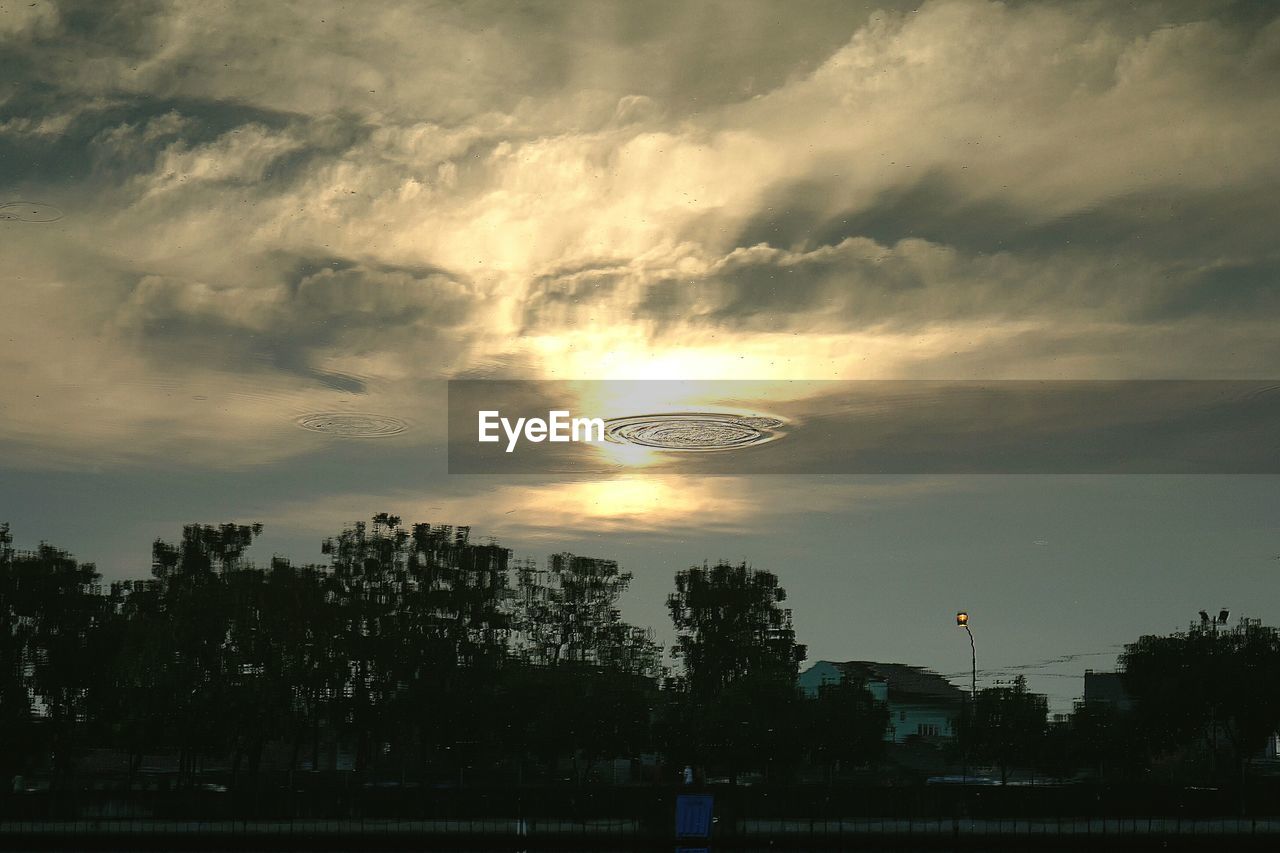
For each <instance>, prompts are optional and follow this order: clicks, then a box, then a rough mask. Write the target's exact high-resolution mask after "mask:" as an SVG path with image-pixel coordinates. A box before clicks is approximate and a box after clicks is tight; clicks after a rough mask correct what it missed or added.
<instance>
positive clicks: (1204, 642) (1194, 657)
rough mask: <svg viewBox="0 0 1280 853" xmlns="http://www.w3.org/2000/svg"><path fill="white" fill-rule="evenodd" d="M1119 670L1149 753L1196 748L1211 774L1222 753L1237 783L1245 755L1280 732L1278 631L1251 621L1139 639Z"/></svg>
mask: <svg viewBox="0 0 1280 853" xmlns="http://www.w3.org/2000/svg"><path fill="white" fill-rule="evenodd" d="M1120 666H1121V671H1122V677H1123V679H1124V685H1125V689H1126V690H1127V691H1128V693H1129V695H1130V696H1131V697H1132V698H1133V700H1134V702H1135V705H1136V709H1135V710H1136V712H1137V714H1138V718H1139V721H1140V724H1141V727H1142V729H1143V730H1144V731H1145V732H1146V733H1147V737H1148V747H1149V749H1150V751H1151V753H1152V754H1160V753H1164V752H1169V751H1171V750H1172V749H1175V748H1178V747H1192V746H1200V747H1203V748H1205V749H1206V750H1207V751H1208V755H1209V759H1210V768H1211V773H1212V772H1214V770H1213V768H1214V767H1215V758H1216V756H1217V754H1218V752H1219V751H1220V750H1222V749H1224V748H1225V750H1226V751H1227V752H1228V753H1229V756H1230V758H1231V759H1232V761H1233V763H1234V765H1235V767H1236V769H1237V770H1238V774H1239V775H1238V777H1237V778H1239V779H1240V780H1241V781H1242V782H1243V778H1244V773H1245V769H1246V767H1247V765H1248V762H1249V760H1250V759H1251V757H1252V756H1253V755H1254V754H1256V753H1257V752H1258V751H1260V750H1261V749H1262V747H1263V745H1264V744H1265V742H1266V739H1267V737H1268V736H1269V735H1271V734H1273V733H1275V732H1276V731H1277V730H1280V632H1277V630H1276V629H1275V628H1272V627H1268V626H1265V625H1263V624H1262V623H1261V622H1259V621H1257V620H1252V619H1242V620H1241V621H1240V624H1239V625H1237V626H1236V627H1235V628H1232V629H1225V628H1224V629H1219V628H1218V627H1217V626H1216V625H1212V624H1205V625H1192V626H1191V627H1190V628H1189V629H1188V630H1187V631H1186V632H1182V633H1175V634H1171V635H1168V636H1145V637H1142V638H1140V639H1138V640H1137V641H1136V642H1134V643H1130V644H1129V645H1128V646H1126V647H1125V650H1124V652H1123V653H1122V654H1121V656H1120Z"/></svg>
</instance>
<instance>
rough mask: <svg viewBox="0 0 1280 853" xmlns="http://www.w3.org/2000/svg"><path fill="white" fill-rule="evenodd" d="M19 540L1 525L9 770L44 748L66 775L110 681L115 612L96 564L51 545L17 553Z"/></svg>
mask: <svg viewBox="0 0 1280 853" xmlns="http://www.w3.org/2000/svg"><path fill="white" fill-rule="evenodd" d="M11 542H12V539H11V537H10V534H9V528H8V525H5V526H3V527H0V664H3V667H4V672H3V681H0V700H2V701H0V704H3V706H4V709H3V711H0V731H2V732H3V734H4V735H5V743H6V744H10V745H11V746H10V748H12V749H14V752H15V753H16V754H15V755H12V756H8V757H7V758H8V763H9V764H10V766H9V767H8V768H7V769H9V770H10V771H11V772H13V771H19V772H20V771H22V770H24V769H26V768H25V767H24V765H26V764H27V763H28V762H29V761H31V760H32V759H34V758H36V757H37V756H38V755H39V754H40V753H42V752H43V753H45V754H47V755H48V756H49V757H50V762H51V766H52V769H53V774H54V777H55V779H62V778H65V777H66V776H67V775H69V773H70V772H71V769H72V767H73V766H74V761H75V759H76V757H77V755H78V753H79V751H80V749H81V748H82V747H83V746H84V740H85V735H86V733H87V731H88V728H89V725H90V723H91V720H90V719H89V717H90V710H91V709H92V708H93V707H94V705H95V704H96V702H97V697H96V696H95V694H100V693H101V691H102V689H103V686H104V679H103V673H104V672H105V671H106V668H107V663H108V660H107V659H106V657H105V655H104V652H105V651H106V647H105V646H104V644H103V643H101V642H100V640H101V635H102V632H103V627H104V624H105V623H106V622H107V620H108V619H109V618H110V611H109V609H108V608H107V606H106V599H104V598H103V597H102V595H101V594H100V593H101V589H100V587H99V585H98V582H99V580H100V576H99V574H98V572H97V570H96V569H95V568H94V566H93V564H92V563H79V562H77V561H76V560H75V558H74V557H72V556H71V555H70V554H68V553H67V552H65V551H61V550H59V549H57V548H54V547H52V546H50V545H46V544H43V543H42V544H41V545H40V547H39V548H38V549H37V550H36V551H34V552H28V553H17V552H14V551H13V550H12V548H11V547H10V545H11Z"/></svg>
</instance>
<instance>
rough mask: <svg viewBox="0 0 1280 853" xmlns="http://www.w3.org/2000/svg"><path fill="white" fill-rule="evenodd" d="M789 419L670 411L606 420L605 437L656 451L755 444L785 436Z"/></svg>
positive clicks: (712, 448) (708, 448)
mask: <svg viewBox="0 0 1280 853" xmlns="http://www.w3.org/2000/svg"><path fill="white" fill-rule="evenodd" d="M785 425H786V421H783V420H782V419H780V418H774V417H767V416H764V415H733V414H725V413H722V412H669V413H666V414H653V415H631V416H628V417H623V418H610V419H609V420H607V421H605V431H604V434H605V438H606V439H608V440H609V441H612V442H615V443H617V444H634V445H637V446H639V447H650V448H653V449H655V450H681V451H714V450H738V449H740V448H744V447H755V446H756V445H760V444H765V443H767V442H770V441H774V440H775V439H778V438H781V437H782V436H783V432H782V428H783V427H784V426H785Z"/></svg>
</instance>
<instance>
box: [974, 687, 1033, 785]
mask: <svg viewBox="0 0 1280 853" xmlns="http://www.w3.org/2000/svg"><path fill="white" fill-rule="evenodd" d="M1048 715H1049V702H1048V699H1046V698H1045V697H1044V696H1042V695H1040V694H1039V693H1032V692H1031V691H1030V690H1028V689H1027V680H1026V679H1025V678H1024V677H1022V676H1018V677H1017V678H1016V679H1014V681H1013V684H1012V685H1007V686H1004V685H1002V686H997V687H986V688H983V689H982V690H979V691H978V696H977V699H976V700H975V701H974V702H973V704H972V706H971V707H970V708H969V709H968V712H967V713H966V714H965V715H964V716H962V717H961V727H960V737H961V740H962V742H963V743H964V744H965V745H966V747H967V748H968V749H969V751H970V752H969V754H970V755H971V756H973V757H974V758H976V759H977V760H979V761H988V762H990V763H992V764H994V765H995V766H996V767H997V768H998V769H999V771H1000V781H1001V782H1007V781H1008V779H1009V770H1010V769H1012V768H1013V767H1017V766H1022V767H1030V766H1032V765H1034V764H1036V763H1037V762H1038V760H1039V758H1040V756H1041V751H1042V748H1043V744H1044V737H1045V733H1046V731H1047V729H1048Z"/></svg>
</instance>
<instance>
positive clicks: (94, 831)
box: [0, 818, 1280, 851]
mask: <svg viewBox="0 0 1280 853" xmlns="http://www.w3.org/2000/svg"><path fill="white" fill-rule="evenodd" d="M710 846H714V847H718V848H722V849H739V850H750V849H767V848H775V849H776V848H788V849H805V848H843V849H858V850H873V851H874V850H951V849H954V850H984V849H993V850H994V849H1001V850H1025V849H1038V848H1055V849H1064V850H1083V849H1087V848H1107V849H1137V848H1141V849H1192V848H1195V849H1232V850H1242V849H1250V850H1275V849H1280V818H1252V819H1251V818H1241V819H1236V818H1226V819H1205V818H1201V819H1187V820H1182V819H1177V818H1151V819H1145V818H1124V819H1108V820H1102V819H1064V820H1058V819H1053V820H1036V819H1009V820H1000V819H959V820H956V819H950V818H945V819H937V820H923V819H914V820H892V819H887V820H878V819H857V820H854V819H850V820H807V819H791V820H753V819H739V820H737V821H734V822H733V825H731V826H730V825H725V824H723V823H718V824H717V825H716V826H714V827H713V830H712V838H711V839H710V840H700V839H693V838H688V839H678V838H677V837H676V836H675V835H674V832H670V833H669V832H664V831H662V830H661V829H659V828H656V827H653V826H646V825H644V824H643V823H641V822H639V821H634V820H605V819H600V820H590V821H567V820H555V819H551V820H518V819H500V818H494V819H488V820H404V821H401V820H293V821H166V820H132V819H115V820H112V819H103V820H78V821H40V822H25V821H6V822H0V849H12V850H18V849H32V850H36V849H42V850H50V849H67V850H70V849H101V850H134V849H144V848H145V849H187V850H225V849H255V850H303V849H308V850H309V849H325V850H365V849H381V850H411V849H423V848H432V849H489V850H523V849H543V850H549V849H597V850H628V849H641V848H646V849H647V848H655V847H677V848H692V849H705V848H707V847H710Z"/></svg>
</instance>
